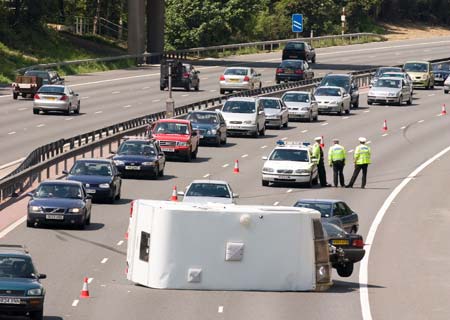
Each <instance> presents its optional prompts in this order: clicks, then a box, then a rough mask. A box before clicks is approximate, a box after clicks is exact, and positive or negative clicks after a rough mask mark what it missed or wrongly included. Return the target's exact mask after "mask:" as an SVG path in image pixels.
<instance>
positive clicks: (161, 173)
mask: <svg viewBox="0 0 450 320" xmlns="http://www.w3.org/2000/svg"><path fill="white" fill-rule="evenodd" d="M159 176H160V177H164V167H163V168H162V170H161V171H159Z"/></svg>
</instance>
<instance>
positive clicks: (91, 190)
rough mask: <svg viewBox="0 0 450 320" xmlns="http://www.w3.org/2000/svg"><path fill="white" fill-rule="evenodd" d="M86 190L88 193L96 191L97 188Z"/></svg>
mask: <svg viewBox="0 0 450 320" xmlns="http://www.w3.org/2000/svg"><path fill="white" fill-rule="evenodd" d="M86 192H87V193H95V192H96V190H95V189H86Z"/></svg>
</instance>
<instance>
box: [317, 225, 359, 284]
mask: <svg viewBox="0 0 450 320" xmlns="http://www.w3.org/2000/svg"><path fill="white" fill-rule="evenodd" d="M322 226H323V228H324V230H325V232H326V234H327V236H328V243H329V245H330V262H331V265H332V266H333V268H335V269H336V271H337V273H338V275H340V276H341V277H350V276H351V275H352V273H353V267H354V264H355V263H356V262H359V261H361V260H362V259H363V258H364V255H365V253H366V251H365V250H364V240H363V237H362V236H360V235H359V234H350V233H347V232H346V231H345V230H344V229H342V228H341V227H339V226H337V225H335V224H333V223H327V222H323V223H322Z"/></svg>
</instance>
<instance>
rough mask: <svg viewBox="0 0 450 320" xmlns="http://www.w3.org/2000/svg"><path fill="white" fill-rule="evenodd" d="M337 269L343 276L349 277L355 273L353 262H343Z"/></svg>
mask: <svg viewBox="0 0 450 320" xmlns="http://www.w3.org/2000/svg"><path fill="white" fill-rule="evenodd" d="M336 271H337V273H338V275H340V276H341V277H344V278H348V277H350V276H351V275H352V273H353V263H347V264H341V265H339V266H337V268H336Z"/></svg>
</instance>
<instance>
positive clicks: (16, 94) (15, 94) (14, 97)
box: [13, 92, 19, 100]
mask: <svg viewBox="0 0 450 320" xmlns="http://www.w3.org/2000/svg"><path fill="white" fill-rule="evenodd" d="M18 97H19V94H18V93H17V92H13V99H14V100H17V98H18Z"/></svg>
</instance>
